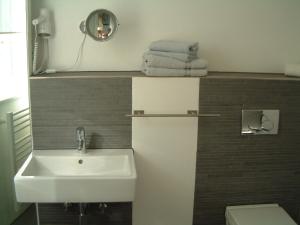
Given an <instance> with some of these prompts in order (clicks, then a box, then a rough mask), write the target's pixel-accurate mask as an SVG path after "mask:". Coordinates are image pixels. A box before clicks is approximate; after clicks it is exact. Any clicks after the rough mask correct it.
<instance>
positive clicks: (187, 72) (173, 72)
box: [142, 66, 207, 76]
mask: <svg viewBox="0 0 300 225" xmlns="http://www.w3.org/2000/svg"><path fill="white" fill-rule="evenodd" d="M142 72H143V73H145V74H146V75H149V76H206V75H207V69H166V68H155V67H148V66H143V68H142Z"/></svg>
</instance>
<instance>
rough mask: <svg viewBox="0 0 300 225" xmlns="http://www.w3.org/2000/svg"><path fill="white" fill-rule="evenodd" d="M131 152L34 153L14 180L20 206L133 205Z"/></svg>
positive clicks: (90, 150) (74, 151)
mask: <svg viewBox="0 0 300 225" xmlns="http://www.w3.org/2000/svg"><path fill="white" fill-rule="evenodd" d="M136 178H137V175H136V169H135V163H134V157H133V150H132V149H89V150H87V153H86V154H82V153H80V152H78V151H77V150H34V151H33V153H31V155H30V156H29V157H28V159H27V160H26V161H25V163H24V165H23V166H22V167H21V168H20V170H19V171H18V173H17V174H16V176H15V190H16V195H17V200H18V201H19V202H128V201H133V199H134V192H135V182H136Z"/></svg>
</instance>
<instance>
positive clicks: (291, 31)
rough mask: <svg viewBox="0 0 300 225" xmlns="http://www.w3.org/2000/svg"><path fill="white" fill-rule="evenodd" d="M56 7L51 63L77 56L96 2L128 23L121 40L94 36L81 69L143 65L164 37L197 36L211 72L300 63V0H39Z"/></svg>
mask: <svg viewBox="0 0 300 225" xmlns="http://www.w3.org/2000/svg"><path fill="white" fill-rule="evenodd" d="M32 5H33V8H34V9H33V13H34V15H33V17H35V16H36V14H35V13H36V11H37V9H38V8H39V7H40V6H45V7H47V8H49V9H51V10H53V11H54V15H55V26H56V33H55V36H54V38H53V39H52V40H51V41H50V48H51V51H50V62H49V64H50V67H54V68H57V69H63V68H66V67H69V66H70V65H72V64H73V63H74V61H75V58H76V54H77V50H78V47H79V44H80V42H81V40H82V38H83V35H82V34H81V33H80V31H79V29H78V25H79V23H80V21H81V20H83V19H85V18H86V17H87V15H88V14H89V12H91V11H92V10H94V9H97V8H106V9H109V10H111V11H113V12H114V13H115V14H116V15H117V17H118V19H119V22H120V24H121V26H120V29H119V31H118V33H117V34H116V36H115V38H114V39H113V40H111V41H109V42H107V43H98V42H95V41H94V40H92V39H91V38H88V39H87V41H86V45H85V48H84V59H83V61H82V64H81V66H80V67H79V68H77V70H101V71H104V70H112V71H117V70H139V68H140V64H141V55H142V54H143V52H144V51H145V50H146V49H147V46H148V45H149V43H150V42H151V41H153V40H157V39H175V40H195V41H199V43H200V55H201V56H202V57H205V58H207V59H208V60H209V70H211V71H246V72H283V66H284V64H285V63H287V62H291V63H294V62H300V41H299V40H300V29H299V27H300V1H299V0H226V1H224V0H188V1H187V0H126V1H124V0H101V1H100V0H32Z"/></svg>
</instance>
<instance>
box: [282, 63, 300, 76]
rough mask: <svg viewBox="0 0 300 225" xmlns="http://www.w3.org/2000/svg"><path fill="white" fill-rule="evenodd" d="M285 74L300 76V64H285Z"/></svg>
mask: <svg viewBox="0 0 300 225" xmlns="http://www.w3.org/2000/svg"><path fill="white" fill-rule="evenodd" d="M284 74H285V75H287V76H294V77H300V64H287V65H285V71H284Z"/></svg>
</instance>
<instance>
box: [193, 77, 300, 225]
mask: <svg viewBox="0 0 300 225" xmlns="http://www.w3.org/2000/svg"><path fill="white" fill-rule="evenodd" d="M200 85H201V86H200V98H199V99H200V106H199V110H200V112H211V113H221V114H222V116H221V117H220V118H216V119H213V118H200V119H199V134H198V153H197V169H196V174H197V175H196V188H195V207H194V224H195V225H211V224H213V225H224V224H225V216H224V213H225V207H226V206H227V205H240V204H260V203H274V202H276V203H279V204H280V205H282V206H283V207H284V208H285V209H286V211H287V212H288V213H289V214H290V215H291V216H292V217H293V218H294V219H295V220H296V221H297V219H298V217H299V206H300V204H299V200H300V199H299V198H300V153H299V146H300V140H299V137H300V114H299V112H300V82H291V81H280V80H243V79H231V80H230V79H229V80H228V79H226V78H223V79H217V78H215V79H205V80H204V79H203V80H201V82H200ZM243 108H246V109H255V108H258V109H259V108H261V109H280V126H279V129H280V130H279V134H278V135H275V136H272V135H269V136H268V135H266V136H241V135H240V129H241V110H242V109H243Z"/></svg>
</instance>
